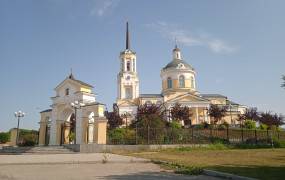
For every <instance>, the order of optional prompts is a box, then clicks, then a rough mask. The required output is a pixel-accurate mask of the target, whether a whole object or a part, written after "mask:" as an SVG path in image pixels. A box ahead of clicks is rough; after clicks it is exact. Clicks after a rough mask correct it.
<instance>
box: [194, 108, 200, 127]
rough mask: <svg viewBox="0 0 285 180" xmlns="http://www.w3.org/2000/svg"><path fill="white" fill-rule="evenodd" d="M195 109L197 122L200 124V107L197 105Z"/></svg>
mask: <svg viewBox="0 0 285 180" xmlns="http://www.w3.org/2000/svg"><path fill="white" fill-rule="evenodd" d="M195 110H196V122H197V124H200V121H199V113H198V107H196V108H195Z"/></svg>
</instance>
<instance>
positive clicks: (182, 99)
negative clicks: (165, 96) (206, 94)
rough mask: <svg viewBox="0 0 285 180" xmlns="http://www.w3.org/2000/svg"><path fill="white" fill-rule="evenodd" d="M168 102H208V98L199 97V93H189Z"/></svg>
mask: <svg viewBox="0 0 285 180" xmlns="http://www.w3.org/2000/svg"><path fill="white" fill-rule="evenodd" d="M167 102H172V103H179V102H208V100H207V99H204V98H202V97H199V96H197V95H194V94H191V93H187V94H183V95H180V96H176V97H174V98H172V99H169V100H168V101H167Z"/></svg>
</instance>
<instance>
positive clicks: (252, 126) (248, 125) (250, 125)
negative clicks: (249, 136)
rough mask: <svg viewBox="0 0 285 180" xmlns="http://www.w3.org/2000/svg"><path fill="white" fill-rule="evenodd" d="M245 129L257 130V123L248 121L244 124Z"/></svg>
mask: <svg viewBox="0 0 285 180" xmlns="http://www.w3.org/2000/svg"><path fill="white" fill-rule="evenodd" d="M244 128H246V129H255V128H256V122H255V121H252V120H246V121H245V122H244Z"/></svg>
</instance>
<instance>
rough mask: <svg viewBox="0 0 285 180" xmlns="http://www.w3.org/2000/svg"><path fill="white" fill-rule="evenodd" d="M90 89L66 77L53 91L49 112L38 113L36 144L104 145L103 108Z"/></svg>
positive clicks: (72, 77) (72, 78) (88, 86)
mask: <svg viewBox="0 0 285 180" xmlns="http://www.w3.org/2000/svg"><path fill="white" fill-rule="evenodd" d="M92 88H93V87H92V86H91V85H89V84H87V83H84V82H82V81H79V80H77V79H75V78H74V76H73V75H72V74H70V75H69V76H68V77H67V78H66V79H65V80H64V81H63V82H61V83H60V84H59V85H58V86H57V87H56V88H55V91H56V96H55V97H52V98H51V99H52V101H53V104H52V105H51V107H52V109H48V110H45V111H42V112H41V121H40V136H39V145H62V144H91V143H97V144H105V143H106V127H107V119H106V118H105V116H104V109H105V105H104V104H101V103H99V102H96V101H95V95H94V94H93V93H92Z"/></svg>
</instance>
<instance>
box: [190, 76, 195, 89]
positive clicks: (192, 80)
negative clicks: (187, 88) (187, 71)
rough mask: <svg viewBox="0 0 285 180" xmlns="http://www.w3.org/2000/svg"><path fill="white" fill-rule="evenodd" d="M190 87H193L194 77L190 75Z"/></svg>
mask: <svg viewBox="0 0 285 180" xmlns="http://www.w3.org/2000/svg"><path fill="white" fill-rule="evenodd" d="M191 88H194V78H193V76H191Z"/></svg>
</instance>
